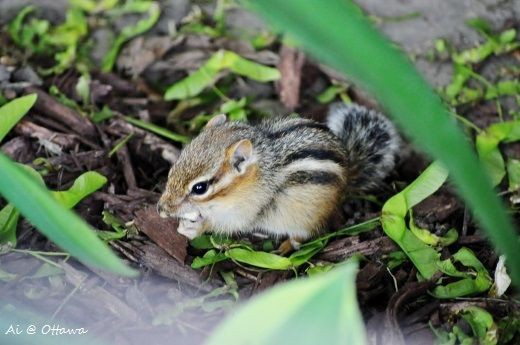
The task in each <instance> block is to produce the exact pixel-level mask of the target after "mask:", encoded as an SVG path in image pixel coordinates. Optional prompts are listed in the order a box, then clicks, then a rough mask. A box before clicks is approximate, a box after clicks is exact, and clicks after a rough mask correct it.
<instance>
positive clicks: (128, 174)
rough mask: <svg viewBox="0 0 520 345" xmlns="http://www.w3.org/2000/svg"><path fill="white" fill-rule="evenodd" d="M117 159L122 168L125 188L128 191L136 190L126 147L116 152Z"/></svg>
mask: <svg viewBox="0 0 520 345" xmlns="http://www.w3.org/2000/svg"><path fill="white" fill-rule="evenodd" d="M116 155H117V159H118V160H119V162H121V165H122V166H123V176H124V177H125V181H126V186H127V187H128V189H136V188H137V181H136V179H135V174H134V168H133V167H132V160H131V159H130V152H129V151H128V148H127V147H126V145H123V146H122V147H121V148H120V149H119V150H118V151H117V152H116Z"/></svg>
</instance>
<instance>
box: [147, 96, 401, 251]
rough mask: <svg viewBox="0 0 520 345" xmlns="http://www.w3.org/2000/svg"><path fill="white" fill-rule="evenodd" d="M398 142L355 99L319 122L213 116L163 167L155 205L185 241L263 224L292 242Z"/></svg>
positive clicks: (366, 186)
mask: <svg viewBox="0 0 520 345" xmlns="http://www.w3.org/2000/svg"><path fill="white" fill-rule="evenodd" d="M399 143H400V138H399V135H398V134H397V132H396V129H395V127H394V126H393V124H392V123H391V122H390V121H389V120H388V119H386V118H385V117H384V116H383V115H381V114H379V113H377V112H375V111H371V110H368V109H366V108H364V107H362V106H359V105H344V104H339V103H338V104H333V105H332V107H331V109H330V111H329V114H328V117H327V124H326V125H325V124H321V123H318V122H315V121H313V120H310V119H303V118H280V119H272V120H266V121H264V122H262V123H260V124H258V125H255V126H253V125H249V124H247V123H243V122H228V121H227V119H226V117H225V115H218V116H216V117H214V118H212V119H211V120H210V121H209V122H208V124H207V125H206V126H205V128H204V129H203V130H202V131H201V133H200V134H199V135H198V136H197V137H196V138H194V139H193V141H191V143H189V144H188V145H187V146H186V147H185V148H184V150H183V151H182V153H181V155H180V157H179V159H178V161H177V162H175V164H174V165H173V166H172V168H171V170H170V172H169V175H168V181H167V184H166V190H165V191H164V193H163V195H162V197H161V199H160V201H159V203H158V205H157V208H158V211H159V214H160V215H161V217H177V218H178V219H179V227H178V232H179V233H181V234H183V235H185V236H186V237H188V238H189V239H193V238H195V237H196V236H198V235H200V234H202V233H204V232H207V231H208V232H209V231H213V232H217V233H224V234H237V233H247V232H253V231H262V232H266V233H267V234H269V235H271V236H274V237H283V236H287V237H288V238H289V239H290V240H291V243H292V244H293V246H297V244H298V243H299V242H301V241H303V240H306V239H308V238H310V237H312V236H314V235H316V234H318V233H320V231H323V230H324V227H325V226H326V225H327V221H328V219H329V217H330V216H331V215H332V214H333V213H334V212H335V211H337V210H338V209H339V208H338V207H339V206H340V204H341V201H342V200H343V196H344V195H345V194H346V193H352V192H361V191H367V190H370V189H373V188H374V187H377V186H378V184H380V183H381V181H382V180H383V179H384V178H385V176H386V175H387V174H388V173H389V172H390V171H391V170H392V169H393V167H394V164H395V159H396V155H397V151H398V149H399Z"/></svg>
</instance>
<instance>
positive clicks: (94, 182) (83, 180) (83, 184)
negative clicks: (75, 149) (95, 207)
mask: <svg viewBox="0 0 520 345" xmlns="http://www.w3.org/2000/svg"><path fill="white" fill-rule="evenodd" d="M105 183H107V178H106V177H105V176H103V175H101V174H99V173H97V172H95V171H88V172H86V173H84V174H82V175H81V176H79V177H78V178H77V179H76V180H75V181H74V184H73V185H72V186H71V187H70V188H69V189H68V190H66V191H59V192H52V195H53V196H54V199H56V200H57V201H58V202H59V203H60V204H61V205H62V206H63V207H65V208H73V207H74V206H76V204H77V203H78V202H80V201H81V200H82V199H84V198H85V197H87V196H88V195H90V194H92V193H94V192H95V191H96V190H98V189H99V188H101V187H102V186H103V185H104V184H105Z"/></svg>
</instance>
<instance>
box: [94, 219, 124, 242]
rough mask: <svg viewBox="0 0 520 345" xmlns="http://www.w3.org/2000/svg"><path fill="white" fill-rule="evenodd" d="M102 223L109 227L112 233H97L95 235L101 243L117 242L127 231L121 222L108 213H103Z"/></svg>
mask: <svg viewBox="0 0 520 345" xmlns="http://www.w3.org/2000/svg"><path fill="white" fill-rule="evenodd" d="M103 223H105V224H107V225H110V226H111V227H112V229H114V231H98V232H97V235H98V236H99V238H101V239H102V240H103V241H106V242H108V241H113V240H118V239H121V238H123V237H125V236H126V234H127V232H128V230H127V229H126V227H125V223H124V222H123V220H121V219H119V218H118V217H116V216H115V215H113V214H112V213H110V212H108V211H103Z"/></svg>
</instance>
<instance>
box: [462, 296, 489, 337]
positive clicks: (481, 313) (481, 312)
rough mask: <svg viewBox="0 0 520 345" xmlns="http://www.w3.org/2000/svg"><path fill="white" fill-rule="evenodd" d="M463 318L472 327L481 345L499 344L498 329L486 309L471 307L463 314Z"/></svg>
mask: <svg viewBox="0 0 520 345" xmlns="http://www.w3.org/2000/svg"><path fill="white" fill-rule="evenodd" d="M462 318H463V319H464V320H466V322H467V323H469V325H470V326H471V330H472V331H473V334H474V335H475V336H476V337H477V338H478V343H479V344H482V345H494V344H496V343H497V342H498V328H497V326H496V324H495V322H494V321H493V317H492V316H491V314H490V313H488V312H487V311H486V310H485V309H482V308H480V307H476V306H469V307H467V308H465V309H464V311H463V312H462Z"/></svg>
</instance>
